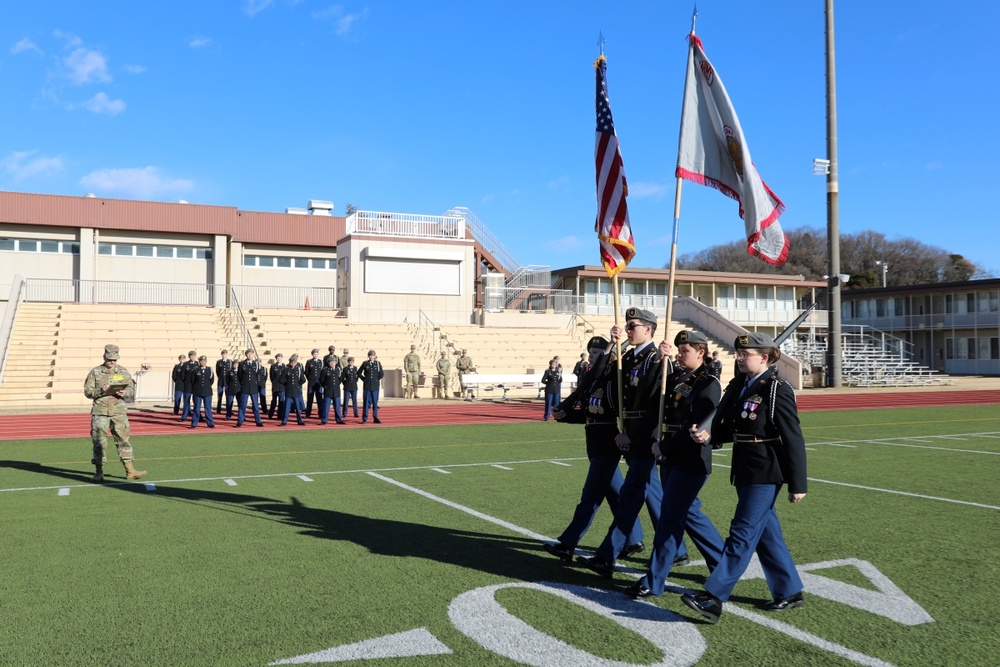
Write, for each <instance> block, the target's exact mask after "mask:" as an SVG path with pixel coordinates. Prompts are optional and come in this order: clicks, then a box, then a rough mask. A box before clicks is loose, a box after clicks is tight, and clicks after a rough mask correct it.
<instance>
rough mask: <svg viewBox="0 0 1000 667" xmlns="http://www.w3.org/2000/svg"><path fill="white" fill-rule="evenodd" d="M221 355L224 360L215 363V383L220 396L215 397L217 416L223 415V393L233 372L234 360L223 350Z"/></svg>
mask: <svg viewBox="0 0 1000 667" xmlns="http://www.w3.org/2000/svg"><path fill="white" fill-rule="evenodd" d="M219 354H221V355H222V358H221V359H219V360H218V361H216V362H215V381H216V382H217V383H218V389H217V390H216V392H217V394H218V396H216V397H215V414H217V415H221V414H222V393H223V392H224V391H226V381H227V380H228V379H229V371H231V370H233V360H232V359H230V358H229V351H228V350H223V351H222V352H220V353H219Z"/></svg>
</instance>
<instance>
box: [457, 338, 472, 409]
mask: <svg viewBox="0 0 1000 667" xmlns="http://www.w3.org/2000/svg"><path fill="white" fill-rule="evenodd" d="M466 352H467V350H466V349H465V348H462V354H461V356H460V357H459V358H458V360H457V361H456V362H455V368H456V369H458V386H459V387H460V388H461V390H462V393H463V394H465V400H467V401H471V400H472V389H466V387H465V374H466V373H471V372H472V368H473V364H472V357H470V356H469V355H468V354H466Z"/></svg>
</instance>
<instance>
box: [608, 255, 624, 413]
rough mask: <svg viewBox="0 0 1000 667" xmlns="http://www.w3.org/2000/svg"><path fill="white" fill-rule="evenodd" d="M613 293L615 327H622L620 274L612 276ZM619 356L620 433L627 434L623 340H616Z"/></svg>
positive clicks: (616, 349)
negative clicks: (619, 298)
mask: <svg viewBox="0 0 1000 667" xmlns="http://www.w3.org/2000/svg"><path fill="white" fill-rule="evenodd" d="M611 293H612V294H613V295H614V300H615V326H616V327H618V326H621V308H620V307H619V301H618V274H617V273H616V274H615V275H613V276H611ZM615 352H616V353H617V356H618V361H617V363H618V432H619V433H624V432H625V382H624V381H623V380H622V339H621V338H618V339H617V340H615Z"/></svg>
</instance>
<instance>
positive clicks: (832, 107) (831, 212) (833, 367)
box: [824, 0, 843, 387]
mask: <svg viewBox="0 0 1000 667" xmlns="http://www.w3.org/2000/svg"><path fill="white" fill-rule="evenodd" d="M836 62H837V58H836V54H835V50H834V35H833V0H826V159H827V160H829V164H827V165H824V167H825V171H826V233H827V245H828V252H829V257H828V260H829V267H830V270H829V275H830V278H829V281H830V282H829V284H828V294H829V296H828V302H829V303H828V304H827V367H828V368H829V376H830V386H831V387H839V386H840V385H841V377H840V376H841V370H842V368H843V359H842V358H841V348H842V346H841V341H840V329H841V326H840V325H841V320H840V281H839V280H838V277H839V275H840V201H839V198H840V181H839V179H838V164H837V74H836V71H837V70H836Z"/></svg>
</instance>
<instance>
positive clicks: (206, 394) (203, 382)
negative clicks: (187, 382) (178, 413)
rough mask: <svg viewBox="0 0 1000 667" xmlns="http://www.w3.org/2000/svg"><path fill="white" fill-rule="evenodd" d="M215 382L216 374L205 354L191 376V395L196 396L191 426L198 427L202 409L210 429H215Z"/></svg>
mask: <svg viewBox="0 0 1000 667" xmlns="http://www.w3.org/2000/svg"><path fill="white" fill-rule="evenodd" d="M214 381H215V374H214V373H213V372H212V369H211V368H209V367H208V357H206V356H205V355H204V354H203V355H201V356H200V357H198V368H197V370H195V372H194V373H193V374H192V376H191V394H192V396H194V410H193V411H192V413H191V426H190V428H196V427H197V426H198V416H199V415H198V413H199V412H201V410H202V408H204V410H205V421H206V422H208V427H209V428H215V419H213V418H212V393H213V389H212V384H213V382H214Z"/></svg>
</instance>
